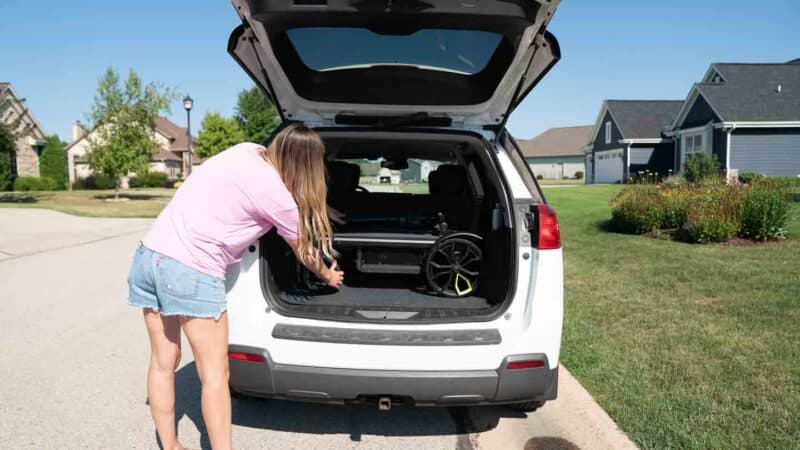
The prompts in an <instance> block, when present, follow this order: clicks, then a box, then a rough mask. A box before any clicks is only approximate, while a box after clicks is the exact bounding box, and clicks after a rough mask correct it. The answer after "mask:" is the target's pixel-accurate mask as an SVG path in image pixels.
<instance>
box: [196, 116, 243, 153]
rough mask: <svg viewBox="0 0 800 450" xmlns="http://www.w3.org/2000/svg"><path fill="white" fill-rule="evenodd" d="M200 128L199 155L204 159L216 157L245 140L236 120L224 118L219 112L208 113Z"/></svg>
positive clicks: (198, 138)
mask: <svg viewBox="0 0 800 450" xmlns="http://www.w3.org/2000/svg"><path fill="white" fill-rule="evenodd" d="M200 126H201V130H200V135H199V136H198V137H197V154H198V155H200V156H202V157H203V158H208V157H210V156H214V155H216V154H217V153H219V152H221V151H223V150H225V149H227V148H229V147H231V146H234V145H236V144H239V143H241V142H242V141H244V140H245V139H244V135H243V134H242V130H241V129H240V128H239V123H238V122H237V121H236V119H234V118H227V117H223V116H222V114H220V113H217V112H208V113H206V115H205V117H203V123H202V124H201V125H200Z"/></svg>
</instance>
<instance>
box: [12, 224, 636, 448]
mask: <svg viewBox="0 0 800 450" xmlns="http://www.w3.org/2000/svg"><path fill="white" fill-rule="evenodd" d="M148 224H149V221H147V220H136V219H133V220H128V219H83V218H77V217H72V216H68V215H65V214H61V213H57V212H52V211H46V210H16V209H0V230H3V231H2V232H0V251H2V252H3V253H4V254H5V255H6V256H5V260H2V261H0V293H2V301H0V380H3V383H2V386H0V448H14V449H23V448H30V449H41V448H60V449H73V448H81V449H83V448H89V449H117V448H137V449H142V448H144V449H150V448H157V445H156V440H155V433H154V428H153V426H152V424H151V421H150V416H149V411H148V408H147V405H146V404H145V395H146V394H145V373H146V367H147V360H148V352H149V349H148V343H147V339H146V335H145V330H144V326H143V323H142V320H141V313H140V312H139V311H137V310H135V309H132V308H130V307H128V306H127V305H125V303H124V299H125V295H126V292H127V291H126V288H127V283H126V275H127V270H128V265H129V262H130V258H131V256H132V254H133V251H134V249H135V248H136V245H137V243H138V241H139V239H140V238H141V235H142V234H143V232H144V231H145V230H146V228H147V226H148ZM9 230H10V231H9ZM184 349H185V350H184V356H183V361H182V363H181V367H180V369H179V370H178V372H177V383H176V384H177V386H176V389H177V414H178V416H179V423H178V428H179V434H180V436H181V439H182V442H183V443H184V445H188V446H189V447H190V448H209V447H208V439H207V436H206V434H205V430H204V429H203V426H202V415H201V412H200V406H199V399H200V385H199V381H198V378H197V374H196V371H195V367H194V364H193V362H192V356H191V352H190V350H189V346H188V345H186V343H184ZM233 422H234V442H235V443H236V445H237V448H242V449H257V448H303V449H306V448H403V449H413V448H420V449H421V448H425V449H428V448H436V449H440V448H450V449H520V450H521V449H571V448H585V449H590V448H609V449H611V448H614V449H617V448H633V447H634V446H633V444H632V443H631V442H630V441H629V440H628V439H627V438H626V437H625V436H624V435H623V434H622V433H621V432H619V431H618V430H617V428H616V425H615V424H614V422H613V421H612V420H611V419H610V418H609V417H608V415H606V414H605V413H604V412H603V410H602V409H600V408H599V407H598V406H597V404H596V403H595V402H594V401H593V400H592V398H591V397H590V396H589V395H588V393H587V392H586V391H585V390H584V389H583V388H582V387H581V386H580V385H579V384H578V383H577V381H575V379H574V378H572V377H571V376H570V375H569V373H567V372H566V371H562V373H561V374H560V386H559V399H558V400H557V401H555V402H551V403H549V404H548V405H547V406H545V407H544V408H543V409H541V410H540V411H538V412H536V413H533V414H530V415H529V416H525V415H523V414H519V413H515V412H513V411H511V410H509V409H507V408H501V407H497V408H455V409H438V408H436V409H395V410H392V411H390V412H388V413H381V412H378V411H376V410H373V409H364V408H356V407H341V406H320V405H309V404H302V403H292V402H283V401H265V400H238V399H234V402H233Z"/></svg>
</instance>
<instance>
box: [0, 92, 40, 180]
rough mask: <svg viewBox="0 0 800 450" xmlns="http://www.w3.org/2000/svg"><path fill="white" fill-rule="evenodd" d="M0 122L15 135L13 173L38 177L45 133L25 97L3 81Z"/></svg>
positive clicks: (0, 98)
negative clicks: (18, 94) (27, 104)
mask: <svg viewBox="0 0 800 450" xmlns="http://www.w3.org/2000/svg"><path fill="white" fill-rule="evenodd" d="M0 123H2V124H3V125H5V126H7V127H8V128H9V129H10V130H11V133H12V134H13V135H14V136H15V137H16V154H15V155H14V157H13V161H15V164H14V167H13V168H12V170H13V173H14V174H15V175H16V176H21V177H38V176H39V155H40V154H41V153H42V150H43V149H44V145H45V139H46V135H45V133H44V130H42V127H41V126H40V125H39V122H37V121H36V119H35V118H34V117H33V114H31V112H30V110H29V109H28V107H27V106H26V105H25V99H24V98H21V97H19V96H17V94H16V92H14V89H12V87H11V84H9V83H3V82H0Z"/></svg>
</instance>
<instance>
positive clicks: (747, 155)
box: [665, 60, 800, 177]
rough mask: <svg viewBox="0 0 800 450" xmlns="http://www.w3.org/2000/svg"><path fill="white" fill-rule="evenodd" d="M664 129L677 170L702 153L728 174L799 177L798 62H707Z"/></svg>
mask: <svg viewBox="0 0 800 450" xmlns="http://www.w3.org/2000/svg"><path fill="white" fill-rule="evenodd" d="M665 133H666V135H668V136H671V137H673V138H674V141H675V145H674V146H675V163H674V164H675V167H676V168H677V169H678V171H680V170H683V168H684V167H685V164H686V160H687V158H688V157H689V156H691V155H692V154H695V153H701V152H702V153H709V154H713V155H716V156H717V158H718V159H719V162H720V172H721V173H723V174H725V175H726V176H729V177H730V176H737V174H739V173H742V172H757V173H761V174H764V175H773V176H774V175H784V176H798V175H800V60H795V61H791V62H789V63H785V64H723V63H717V64H712V65H711V66H710V67H709V69H708V71H707V72H706V75H705V77H704V78H703V81H702V82H700V83H696V84H694V85H693V86H692V89H691V91H690V92H689V95H688V96H687V98H686V100H685V101H684V102H683V104H682V106H681V108H680V110H679V111H678V113H677V114H676V117H675V118H674V119H673V121H672V122H671V125H670V127H668V130H667V131H666V132H665Z"/></svg>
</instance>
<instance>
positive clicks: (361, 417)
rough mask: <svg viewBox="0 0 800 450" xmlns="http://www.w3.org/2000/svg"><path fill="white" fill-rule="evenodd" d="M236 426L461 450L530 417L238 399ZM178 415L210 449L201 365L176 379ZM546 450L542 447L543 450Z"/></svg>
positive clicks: (493, 410)
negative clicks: (432, 443) (436, 443)
mask: <svg viewBox="0 0 800 450" xmlns="http://www.w3.org/2000/svg"><path fill="white" fill-rule="evenodd" d="M232 405H233V424H234V425H238V426H243V427H248V428H257V429H263V430H273V431H283V432H290V433H306V434H320V435H322V434H348V435H349V436H350V439H351V441H353V442H358V441H360V440H361V436H362V435H372V436H436V435H453V436H457V439H458V441H459V443H461V442H462V441H464V442H463V443H464V444H466V445H460V446H459V447H460V448H471V446H470V445H469V437H468V434H469V433H481V432H484V431H488V430H491V429H493V428H495V427H496V426H497V424H498V422H499V421H500V418H502V417H515V418H524V417H525V415H524V414H523V413H520V412H516V411H514V410H512V409H510V408H506V407H481V408H480V413H479V414H470V410H471V409H472V408H408V407H405V408H403V407H398V408H395V409H392V410H391V411H388V412H380V411H378V410H377V409H376V408H369V407H365V406H357V405H346V406H340V405H326V404H313V403H302V402H292V401H283V400H264V399H255V398H233V399H232ZM175 413H176V420H175V423H176V424H177V423H178V422H179V421H180V420H181V419H182V418H183V417H184V416H186V417H188V418H189V420H191V421H192V422H193V423H194V424H195V426H196V427H197V430H198V431H199V432H200V437H201V438H200V445H201V447H202V448H203V449H210V448H211V445H210V444H209V440H208V433H207V431H206V428H205V426H204V425H203V415H202V411H201V409H200V380H199V379H198V377H197V370H196V367H195V363H194V362H192V363H189V364H187V365H185V366H183V367H182V368H180V369H179V370H178V371H177V372H176V373H175ZM537 448H540V447H537Z"/></svg>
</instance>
